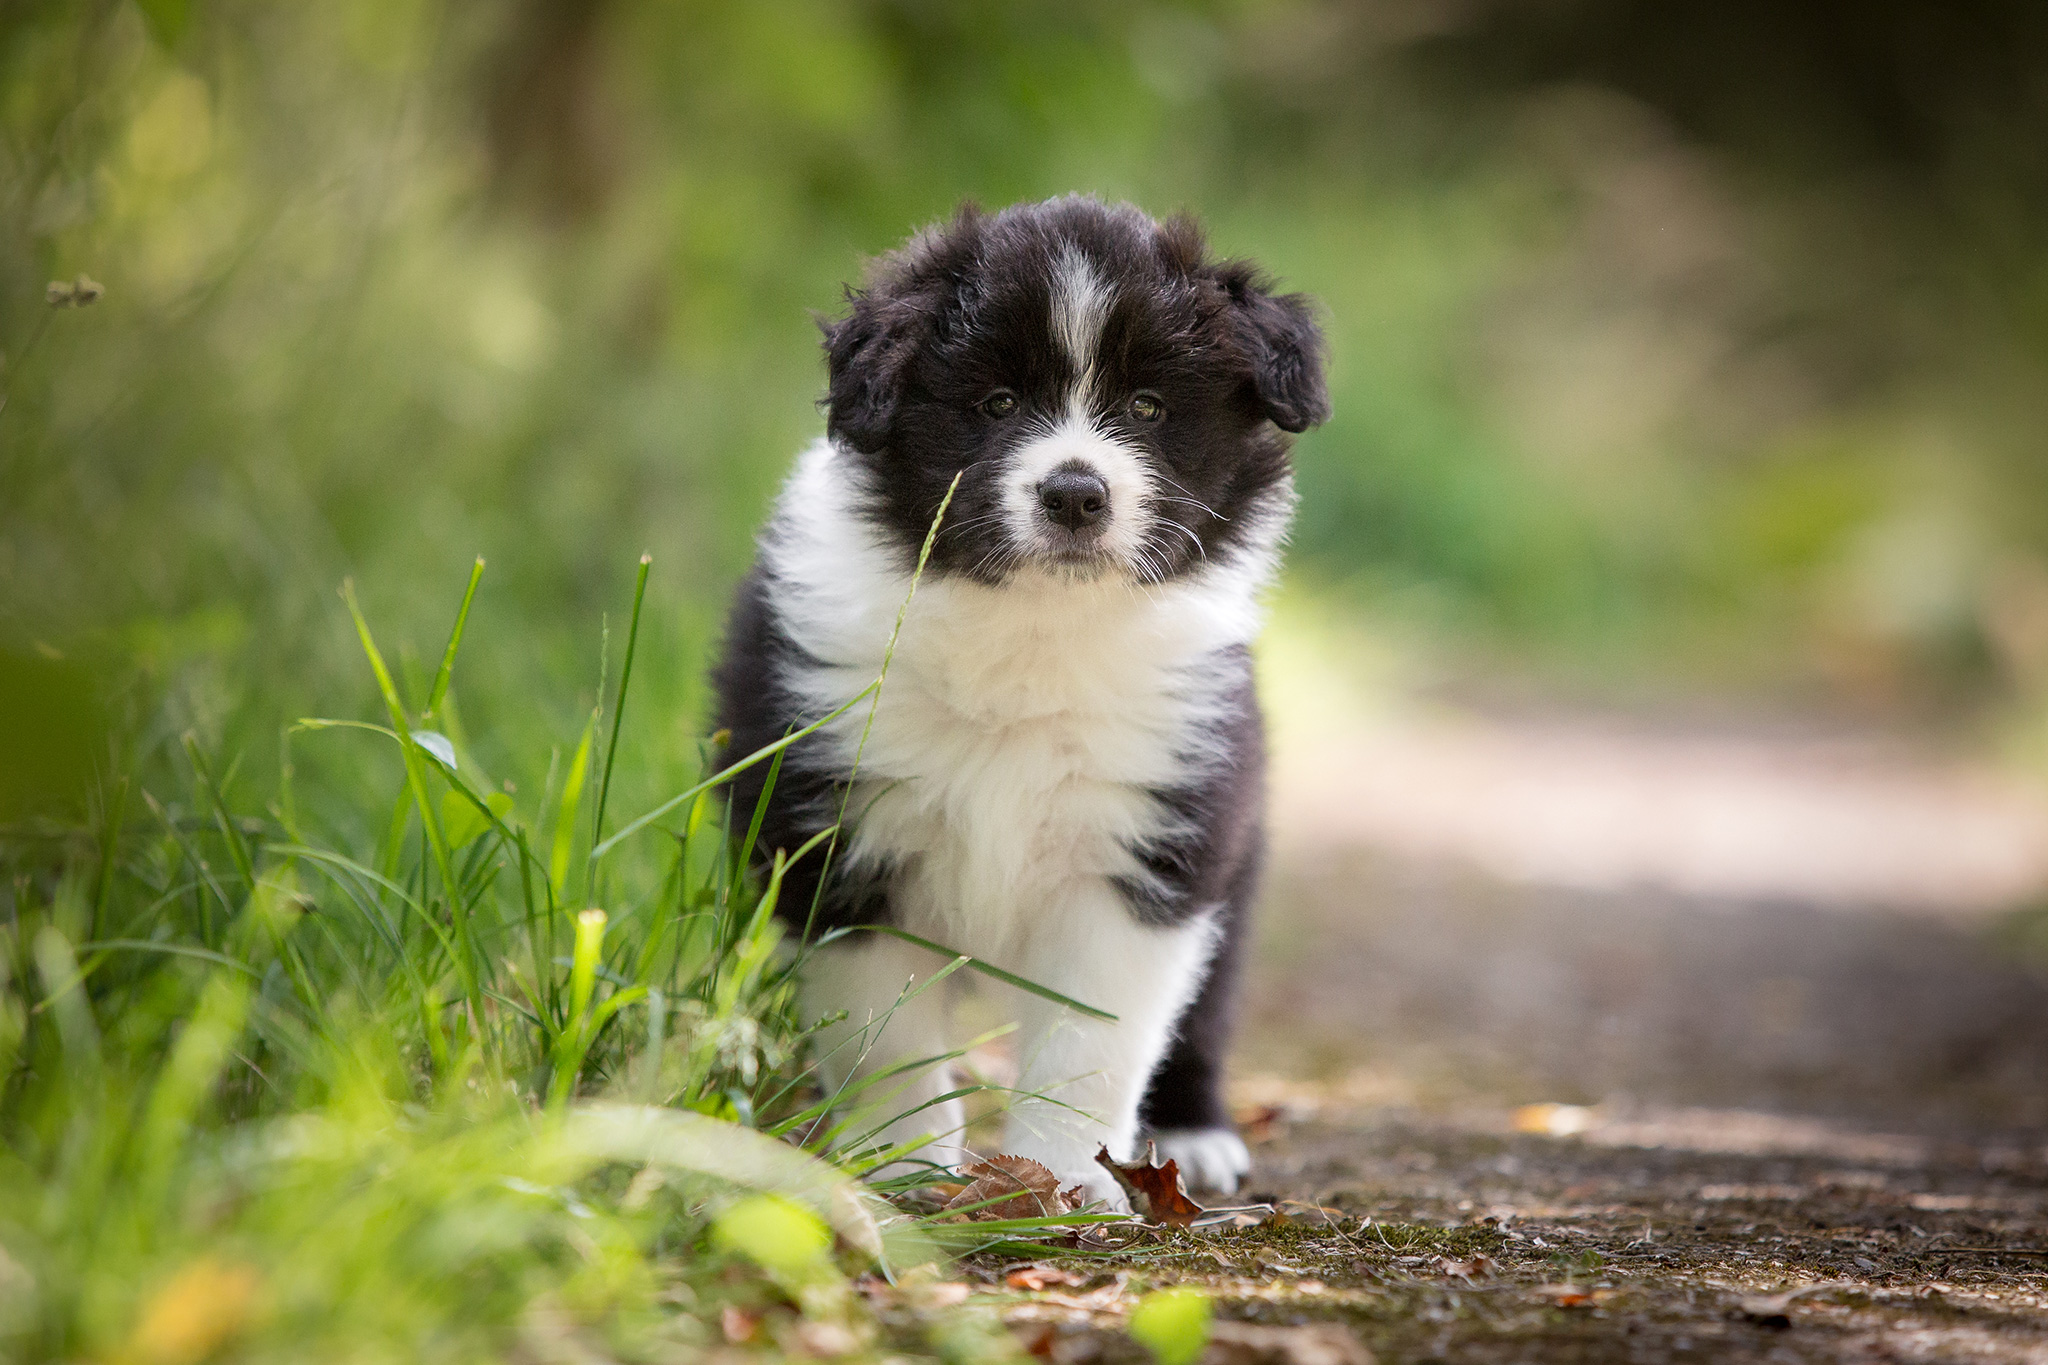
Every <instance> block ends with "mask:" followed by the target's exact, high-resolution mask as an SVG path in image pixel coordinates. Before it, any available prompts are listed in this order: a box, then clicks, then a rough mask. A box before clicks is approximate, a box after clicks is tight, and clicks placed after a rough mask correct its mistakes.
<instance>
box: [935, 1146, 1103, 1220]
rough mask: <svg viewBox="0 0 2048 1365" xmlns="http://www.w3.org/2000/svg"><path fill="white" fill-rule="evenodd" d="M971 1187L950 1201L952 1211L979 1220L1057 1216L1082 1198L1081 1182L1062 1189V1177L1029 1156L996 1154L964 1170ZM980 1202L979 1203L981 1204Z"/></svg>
mask: <svg viewBox="0 0 2048 1365" xmlns="http://www.w3.org/2000/svg"><path fill="white" fill-rule="evenodd" d="M961 1174H962V1175H965V1176H968V1177H970V1180H969V1183H968V1185H967V1187H966V1188H965V1189H963V1190H961V1191H960V1193H958V1194H956V1195H954V1196H953V1197H952V1198H951V1199H949V1200H947V1201H946V1208H945V1211H946V1212H948V1213H956V1212H957V1213H964V1214H965V1215H966V1216H967V1217H969V1218H971V1219H973V1220H974V1221H975V1222H978V1223H985V1222H989V1221H991V1220H994V1219H998V1218H1057V1217H1059V1216H1060V1215H1061V1214H1066V1213H1072V1212H1073V1211H1074V1206H1075V1205H1076V1204H1077V1203H1079V1202H1080V1196H1081V1190H1080V1187H1079V1186H1076V1187H1074V1188H1073V1189H1071V1190H1064V1191H1063V1190H1061V1189H1060V1182H1059V1177H1058V1176H1056V1175H1054V1174H1053V1173H1052V1172H1051V1171H1048V1170H1047V1169H1046V1168H1045V1167H1043V1166H1041V1165H1039V1164H1038V1163H1037V1162H1036V1161H1033V1160H1032V1159H1031V1158H1030V1157H1027V1156H992V1157H990V1158H989V1159H988V1160H986V1161H977V1162H975V1163H974V1164H973V1165H972V1166H969V1167H966V1168H965V1169H964V1170H962V1171H961ZM977 1206H978V1207H977Z"/></svg>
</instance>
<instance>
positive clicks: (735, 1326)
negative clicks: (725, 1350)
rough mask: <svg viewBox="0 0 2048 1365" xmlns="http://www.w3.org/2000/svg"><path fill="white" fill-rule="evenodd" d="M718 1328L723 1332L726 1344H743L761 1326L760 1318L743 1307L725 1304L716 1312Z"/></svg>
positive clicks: (752, 1336)
mask: <svg viewBox="0 0 2048 1365" xmlns="http://www.w3.org/2000/svg"><path fill="white" fill-rule="evenodd" d="M718 1328H719V1331H721V1332H722V1333H724V1335H725V1340H726V1344H727V1345H730V1346H744V1345H745V1344H746V1343H748V1342H750V1341H752V1340H753V1339H754V1333H755V1332H757V1331H759V1330H760V1328H761V1319H760V1318H759V1317H757V1316H755V1315H754V1314H752V1313H749V1312H747V1311H746V1310H745V1309H744V1308H736V1307H734V1306H733V1305H732V1304H727V1305H726V1306H725V1307H724V1308H723V1309H721V1310H720V1311H719V1314H718Z"/></svg>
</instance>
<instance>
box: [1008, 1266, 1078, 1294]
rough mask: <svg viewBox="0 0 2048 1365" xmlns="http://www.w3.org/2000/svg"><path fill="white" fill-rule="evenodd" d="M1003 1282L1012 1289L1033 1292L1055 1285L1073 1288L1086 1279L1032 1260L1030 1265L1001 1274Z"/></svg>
mask: <svg viewBox="0 0 2048 1365" xmlns="http://www.w3.org/2000/svg"><path fill="white" fill-rule="evenodd" d="M1003 1283H1004V1284H1006V1285H1008V1286H1009V1287H1010V1288H1012V1289H1026V1290H1029V1291H1031V1292H1032V1293H1034V1294H1035V1293H1037V1292H1039V1291H1040V1290H1044V1289H1051V1288H1052V1287H1053V1286H1055V1285H1065V1286H1067V1287H1068V1288H1075V1287H1078V1286H1080V1285H1083V1284H1086V1283H1087V1281H1086V1280H1084V1279H1082V1278H1081V1277H1080V1276H1079V1275H1075V1274H1071V1273H1069V1272H1068V1271H1064V1270H1061V1269H1060V1268H1059V1267H1058V1266H1056V1265H1045V1264H1043V1263H1041V1262H1036V1261H1034V1262H1033V1263H1031V1264H1030V1265H1025V1266H1019V1267H1017V1268H1016V1269H1015V1270H1013V1271H1011V1272H1010V1273H1009V1274H1007V1275H1005V1276H1003Z"/></svg>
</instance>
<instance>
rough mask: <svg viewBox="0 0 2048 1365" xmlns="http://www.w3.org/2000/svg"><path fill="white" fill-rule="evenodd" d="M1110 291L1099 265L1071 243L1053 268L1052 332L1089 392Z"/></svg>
mask: <svg viewBox="0 0 2048 1365" xmlns="http://www.w3.org/2000/svg"><path fill="white" fill-rule="evenodd" d="M1109 304H1110V290H1109V286H1108V285H1107V284H1105V283H1103V280H1102V277H1101V276H1100V275H1097V274H1096V273H1095V267H1094V266H1092V265H1090V264H1089V263H1088V258H1087V257H1086V256H1083V255H1082V254H1081V251H1080V248H1078V247H1076V246H1074V245H1073V244H1071V243H1069V244H1068V245H1067V246H1066V247H1064V248H1063V249H1062V250H1061V251H1060V255H1059V260H1058V261H1057V262H1056V263H1055V264H1054V266H1053V271H1052V334H1053V336H1054V337H1055V338H1056V339H1057V340H1058V341H1059V344H1060V348H1061V349H1062V350H1064V351H1065V352H1066V353H1067V359H1069V360H1071V361H1073V362H1074V371H1075V373H1076V374H1078V375H1079V376H1080V380H1079V382H1078V383H1077V384H1076V385H1075V391H1076V394H1077V396H1078V395H1085V394H1086V393H1087V391H1088V382H1089V379H1090V378H1091V377H1092V375H1093V373H1094V370H1095V348H1096V346H1097V345H1099V344H1100V343H1101V341H1102V323H1103V319H1105V318H1107V317H1108V316H1109Z"/></svg>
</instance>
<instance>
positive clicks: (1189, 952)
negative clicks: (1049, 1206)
mask: <svg viewBox="0 0 2048 1365" xmlns="http://www.w3.org/2000/svg"><path fill="white" fill-rule="evenodd" d="M1063 911H1064V913H1060V914H1055V915H1051V916H1048V917H1047V919H1046V920H1045V921H1043V922H1042V923H1041V924H1040V925H1039V926H1037V928H1038V932H1036V933H1035V934H1034V935H1033V937H1032V941H1031V943H1030V944H1029V946H1028V947H1027V949H1026V953H1025V957H1024V960H1023V961H1021V962H1020V963H1019V965H1018V966H1017V968H1016V970H1017V971H1018V973H1019V974H1020V975H1022V976H1024V977H1025V978H1026V979H1028V980H1031V981H1034V982H1036V983H1038V984H1039V985H1042V986H1047V987H1050V988H1051V989H1053V990H1055V991H1058V992H1059V993H1060V994H1062V995H1065V996H1068V997H1069V998H1071V999H1074V1000H1077V1001H1079V1002H1081V1003H1082V1004H1085V1005H1092V1006H1094V1007H1095V1008H1097V1009H1100V1010H1106V1011H1108V1012H1109V1013H1111V1014H1114V1015H1115V1016H1116V1019H1115V1020H1114V1021H1113V1022H1112V1021H1108V1020H1101V1019H1096V1018H1092V1017H1090V1016H1088V1015H1085V1014H1081V1013H1079V1012H1078V1011H1075V1010H1071V1009H1069V1008H1067V1007H1066V1006H1064V1005H1059V1004H1055V1003H1053V1002H1051V1001H1047V1000H1044V999H1041V998H1039V997H1037V996H1024V997H1022V1001H1023V1002H1022V1004H1021V1005H1020V1006H1019V1010H1018V1016H1019V1017H1018V1022H1019V1024H1020V1026H1021V1027H1020V1029H1019V1032H1018V1044H1017V1046H1018V1059H1019V1062H1020V1064H1021V1065H1020V1068H1019V1070H1020V1073H1021V1074H1020V1079H1019V1081H1018V1088H1019V1090H1020V1091H1021V1092H1022V1093H1021V1094H1020V1096H1019V1097H1018V1099H1017V1100H1016V1101H1015V1103H1013V1104H1012V1105H1011V1108H1010V1114H1009V1121H1008V1126H1007V1128H1006V1130H1005V1134H1004V1143H1003V1150H1004V1151H1006V1152H1015V1153H1018V1154H1020V1155H1023V1156H1028V1157H1032V1158H1034V1159H1036V1160H1038V1161H1041V1162H1043V1163H1044V1164H1045V1165H1046V1166H1047V1167H1049V1168H1050V1169H1051V1170H1052V1172H1053V1173H1054V1174H1055V1175H1057V1176H1058V1177H1059V1178H1060V1181H1061V1183H1062V1184H1077V1183H1078V1184H1080V1185H1082V1186H1084V1187H1085V1188H1086V1189H1087V1191H1088V1193H1089V1196H1090V1197H1091V1198H1096V1199H1105V1200H1108V1201H1109V1203H1110V1204H1111V1206H1112V1207H1115V1208H1123V1207H1124V1206H1125V1200H1124V1196H1123V1192H1122V1191H1121V1190H1120V1189H1119V1188H1118V1187H1117V1185H1116V1182H1115V1181H1114V1180H1113V1179H1112V1178H1111V1177H1110V1175H1109V1173H1108V1172H1107V1171H1105V1170H1103V1169H1102V1167H1101V1166H1100V1165H1098V1164H1097V1163H1096V1160H1095V1153H1096V1151H1097V1149H1098V1148H1101V1147H1107V1148H1109V1152H1110V1155H1111V1156H1112V1157H1114V1158H1116V1159H1117V1160H1119V1161H1128V1160H1130V1159H1131V1158H1132V1157H1133V1156H1135V1155H1136V1154H1137V1153H1136V1151H1135V1148H1136V1146H1137V1137H1138V1104H1139V1101H1140V1100H1142V1099H1143V1098H1144V1094H1145V1083H1146V1082H1147V1081H1148V1080H1149V1079H1150V1078H1151V1075H1152V1072H1153V1070H1154V1069H1155V1068H1157V1066H1158V1065H1159V1062H1160V1059H1161V1058H1162V1057H1164V1056H1165V1054H1166V1049H1167V1046H1168V1044H1169V1043H1171V1042H1172V1039H1173V1029H1174V1025H1175V1023H1176V1022H1177V1021H1178V1020H1179V1018H1180V1015H1181V1012H1182V1011H1183V1010H1184V1009H1185V1008H1186V1007H1187V1003H1188V1001H1189V999H1190V998H1191V997H1192V996H1193V995H1194V993H1195V991H1196V989H1197V988H1198V987H1199V986H1200V985H1201V980H1202V967H1203V965H1204V964H1205V963H1206V962H1207V961H1208V958H1209V954H1210V953H1211V951H1213V948H1214V943H1215V933H1214V929H1213V926H1212V923H1211V921H1212V919H1213V916H1211V915H1201V916H1197V917H1196V918H1194V919H1193V920H1190V921H1189V922H1187V923H1184V924H1181V925H1178V926H1173V927H1153V926H1150V925H1144V924H1140V923H1138V922H1137V921H1136V920H1135V919H1133V918H1132V917H1131V915H1130V912H1129V911H1128V910H1127V909H1126V908H1125V906H1124V903H1123V900H1122V898H1121V897H1120V896H1118V895H1117V894H1116V892H1115V891H1114V890H1113V889H1111V888H1110V887H1108V886H1106V885H1098V886H1096V887H1093V888H1090V889H1089V890H1088V891H1086V892H1085V893H1083V894H1082V895H1080V896H1078V897H1076V899H1075V900H1074V901H1073V902H1071V903H1070V904H1069V905H1067V906H1066V907H1063Z"/></svg>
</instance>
